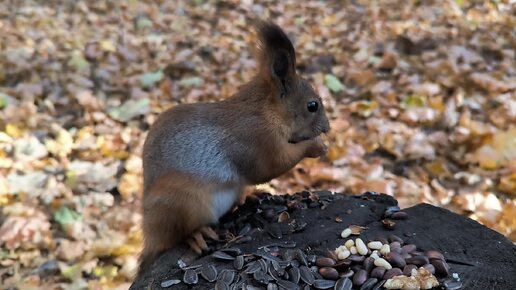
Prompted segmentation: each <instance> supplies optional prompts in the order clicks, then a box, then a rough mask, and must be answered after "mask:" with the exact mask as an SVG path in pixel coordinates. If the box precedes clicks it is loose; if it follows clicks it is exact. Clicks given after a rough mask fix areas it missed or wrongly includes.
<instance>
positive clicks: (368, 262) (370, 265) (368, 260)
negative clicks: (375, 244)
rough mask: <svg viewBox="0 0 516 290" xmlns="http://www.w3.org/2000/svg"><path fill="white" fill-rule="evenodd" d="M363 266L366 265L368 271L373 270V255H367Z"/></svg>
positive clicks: (365, 268)
mask: <svg viewBox="0 0 516 290" xmlns="http://www.w3.org/2000/svg"><path fill="white" fill-rule="evenodd" d="M363 267H364V270H366V271H367V273H369V272H371V270H372V269H373V267H374V259H373V258H371V257H367V258H366V259H365V260H364V264H363Z"/></svg>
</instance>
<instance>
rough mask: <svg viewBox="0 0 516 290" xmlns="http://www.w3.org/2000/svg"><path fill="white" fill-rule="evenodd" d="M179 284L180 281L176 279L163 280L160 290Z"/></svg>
mask: <svg viewBox="0 0 516 290" xmlns="http://www.w3.org/2000/svg"><path fill="white" fill-rule="evenodd" d="M179 283H181V280H178V279H169V280H165V281H163V282H161V284H160V285H161V288H168V287H170V286H173V285H177V284H179Z"/></svg>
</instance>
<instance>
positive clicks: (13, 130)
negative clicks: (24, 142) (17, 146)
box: [5, 123, 25, 138]
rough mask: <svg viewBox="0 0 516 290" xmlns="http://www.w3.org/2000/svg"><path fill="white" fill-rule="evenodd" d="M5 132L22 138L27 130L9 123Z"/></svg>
mask: <svg viewBox="0 0 516 290" xmlns="http://www.w3.org/2000/svg"><path fill="white" fill-rule="evenodd" d="M5 133H7V135H9V136H11V137H13V138H20V137H22V136H23V135H24V134H25V130H24V129H22V128H20V127H18V126H16V125H14V124H11V123H9V124H7V125H6V126H5Z"/></svg>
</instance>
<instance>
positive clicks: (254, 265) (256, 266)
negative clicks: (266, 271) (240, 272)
mask: <svg viewBox="0 0 516 290" xmlns="http://www.w3.org/2000/svg"><path fill="white" fill-rule="evenodd" d="M261 269H262V267H261V265H260V262H258V261H254V262H251V263H249V264H247V266H246V269H245V271H244V273H246V274H254V273H255V272H258V271H260V270H261Z"/></svg>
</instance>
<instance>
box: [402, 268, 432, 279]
mask: <svg viewBox="0 0 516 290" xmlns="http://www.w3.org/2000/svg"><path fill="white" fill-rule="evenodd" d="M412 270H417V266H416V265H406V266H405V267H404V268H403V275H405V276H408V277H410V276H411V275H412ZM434 270H435V268H434Z"/></svg>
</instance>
